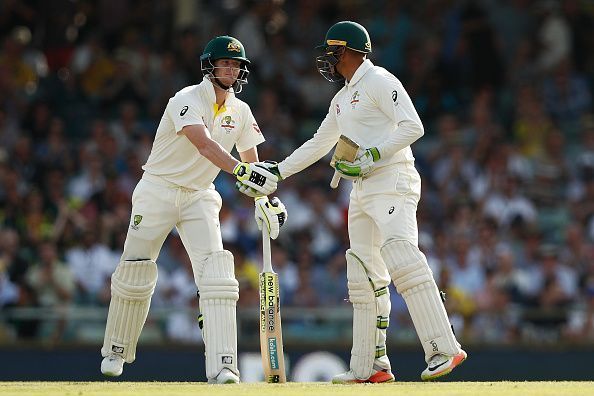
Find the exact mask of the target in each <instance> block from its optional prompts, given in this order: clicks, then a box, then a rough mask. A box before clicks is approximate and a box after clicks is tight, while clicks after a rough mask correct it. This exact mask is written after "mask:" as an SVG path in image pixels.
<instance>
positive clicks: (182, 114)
mask: <svg viewBox="0 0 594 396" xmlns="http://www.w3.org/2000/svg"><path fill="white" fill-rule="evenodd" d="M187 111H188V106H184V107H182V109H181V111H180V112H179V115H180V116H182V117H183V116H184V114H186V112H187Z"/></svg>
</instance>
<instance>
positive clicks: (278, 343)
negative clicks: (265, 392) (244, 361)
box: [260, 272, 286, 382]
mask: <svg viewBox="0 0 594 396" xmlns="http://www.w3.org/2000/svg"><path fill="white" fill-rule="evenodd" d="M260 351H261V353H262V365H263V367H264V377H265V378H266V382H286V376H285V360H284V355H283V337H282V328H281V317H280V305H279V287H278V275H277V274H276V273H274V272H262V273H260Z"/></svg>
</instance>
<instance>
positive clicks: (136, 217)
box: [130, 215, 142, 230]
mask: <svg viewBox="0 0 594 396" xmlns="http://www.w3.org/2000/svg"><path fill="white" fill-rule="evenodd" d="M141 221H142V215H134V218H133V219H132V225H131V226H130V228H132V229H133V230H137V229H138V225H139V224H140V222H141Z"/></svg>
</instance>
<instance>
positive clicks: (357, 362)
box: [346, 249, 390, 379]
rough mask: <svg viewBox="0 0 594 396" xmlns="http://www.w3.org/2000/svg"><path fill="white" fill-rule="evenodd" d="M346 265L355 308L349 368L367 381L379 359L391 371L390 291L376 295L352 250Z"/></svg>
mask: <svg viewBox="0 0 594 396" xmlns="http://www.w3.org/2000/svg"><path fill="white" fill-rule="evenodd" d="M346 262H347V280H348V289H349V299H350V301H351V303H352V304H353V349H352V350H351V363H350V368H351V370H352V371H353V373H354V374H355V376H356V377H357V378H359V379H367V378H369V377H370V376H371V374H372V372H373V365H374V362H375V361H376V359H378V363H380V366H381V368H387V369H389V368H390V362H389V360H388V357H387V356H386V328H387V327H388V322H387V320H388V319H387V318H388V317H389V313H390V296H389V294H388V289H387V288H381V289H380V290H378V291H377V293H376V292H374V290H373V285H372V283H371V281H370V280H369V278H368V277H367V271H366V270H365V267H364V265H363V262H362V261H361V260H360V259H359V258H358V257H357V256H356V255H355V254H354V253H353V251H352V250H351V249H349V250H347V251H346ZM378 295H379V296H378ZM376 296H377V298H376ZM380 318H382V319H380ZM384 366H386V367H384Z"/></svg>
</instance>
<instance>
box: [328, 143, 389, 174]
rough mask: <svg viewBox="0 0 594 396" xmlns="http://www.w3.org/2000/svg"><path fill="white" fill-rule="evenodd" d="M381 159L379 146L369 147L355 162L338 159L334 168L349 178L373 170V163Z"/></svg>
mask: <svg viewBox="0 0 594 396" xmlns="http://www.w3.org/2000/svg"><path fill="white" fill-rule="evenodd" d="M379 159H380V153H379V151H378V149H377V147H372V148H368V149H367V150H365V151H363V153H361V154H360V155H359V156H358V157H357V158H356V159H355V160H354V161H353V162H350V161H344V160H337V161H336V163H335V164H334V168H335V169H336V171H337V172H338V173H340V174H341V176H344V177H347V178H353V177H355V178H356V177H362V176H365V175H367V174H368V173H369V172H371V169H372V168H373V165H374V163H375V162H376V161H378V160H379Z"/></svg>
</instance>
